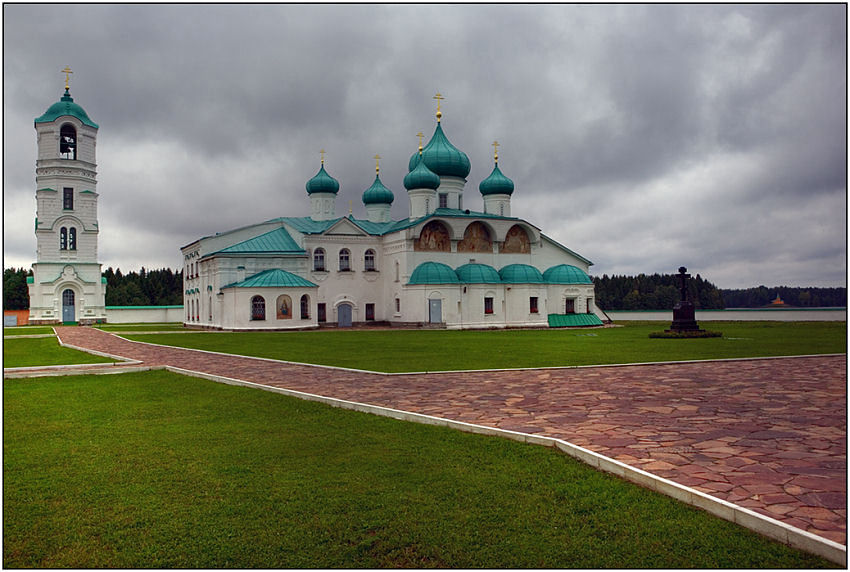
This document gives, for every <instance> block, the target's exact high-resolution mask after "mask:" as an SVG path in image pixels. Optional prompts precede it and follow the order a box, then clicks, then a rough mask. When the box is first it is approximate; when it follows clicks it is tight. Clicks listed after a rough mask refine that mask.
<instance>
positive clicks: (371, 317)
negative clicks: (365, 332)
mask: <svg viewBox="0 0 850 572" xmlns="http://www.w3.org/2000/svg"><path fill="white" fill-rule="evenodd" d="M366 321H367V322H374V321H375V304H373V303H367V304H366Z"/></svg>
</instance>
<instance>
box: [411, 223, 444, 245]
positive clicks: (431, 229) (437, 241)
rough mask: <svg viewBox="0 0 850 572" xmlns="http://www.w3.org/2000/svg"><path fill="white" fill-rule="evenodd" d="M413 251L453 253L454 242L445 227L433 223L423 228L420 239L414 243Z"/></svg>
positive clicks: (441, 224)
mask: <svg viewBox="0 0 850 572" xmlns="http://www.w3.org/2000/svg"><path fill="white" fill-rule="evenodd" d="M413 250H416V251H427V252H451V250H452V241H451V238H450V236H449V231H448V229H447V228H446V227H445V225H444V224H443V223H441V222H438V221H435V220H434V221H431V222H429V223H428V224H426V225H425V226H424V227H423V228H422V232H420V233H419V238H418V239H416V240H415V241H414V242H413Z"/></svg>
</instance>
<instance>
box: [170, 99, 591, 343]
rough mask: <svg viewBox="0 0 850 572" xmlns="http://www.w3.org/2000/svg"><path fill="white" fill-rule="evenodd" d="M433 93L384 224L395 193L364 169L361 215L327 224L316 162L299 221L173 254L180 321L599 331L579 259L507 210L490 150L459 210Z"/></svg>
mask: <svg viewBox="0 0 850 572" xmlns="http://www.w3.org/2000/svg"><path fill="white" fill-rule="evenodd" d="M440 98H441V96H440V95H439V94H437V97H436V98H435V99H437V114H436V116H437V125H436V129H435V130H434V135H433V136H432V137H431V140H430V141H429V142H428V144H427V145H425V146H424V147H423V146H422V144H421V139H420V144H419V149H418V151H416V152H414V153H413V155H412V156H411V157H410V161H409V165H408V171H409V172H408V174H407V175H406V176H405V177H404V187H405V189H406V190H407V197H408V201H409V216H408V217H407V218H405V219H402V220H391V218H390V207H391V205H392V203H393V201H394V200H395V195H394V193H393V192H392V191H391V190H390V189H388V188H387V187H386V186H385V185H384V184H383V182H382V181H381V178H380V170H379V165H378V164H377V161H376V167H375V170H376V175H375V181H374V183H373V184H372V186H370V187H369V188H368V189H366V190H365V191H364V192H363V195H362V200H363V205H364V207H365V210H366V218H365V219H358V218H355V217H353V216H351V215H348V216H344V217H339V216H337V215H336V210H335V201H336V196H337V193H338V191H339V182H338V181H337V180H336V179H334V178H333V177H332V176H331V175H330V174H329V173H328V172H327V170H326V169H325V165H324V157H322V160H321V166H320V167H319V171H318V173H317V174H316V175H315V176H314V177H313V178H312V179H310V180H309V181H307V184H306V190H307V195H308V197H309V200H310V216H282V217H279V218H274V219H271V220H267V221H264V222H260V223H257V224H253V225H250V226H245V227H242V228H237V229H234V230H229V231H226V232H219V233H216V234H214V235H210V236H205V237H203V238H199V239H198V240H195V241H193V242H191V243H190V244H187V245H186V246H183V247H182V248H181V249H180V250H181V253H182V255H183V277H184V285H185V292H184V319H185V323H186V324H187V325H191V326H198V327H205V328H214V329H227V330H263V329H268V330H276V329H298V328H315V327H318V326H320V325H325V324H328V325H336V326H339V327H349V326H352V325H354V324H360V323H370V322H383V323H389V324H390V325H399V326H402V325H423V324H433V325H435V326H437V327H446V328H449V329H465V328H513V327H546V326H552V327H563V326H594V325H601V324H602V320H601V318H602V317H604V314H602V312H601V311H600V310H599V309H598V308H597V307H596V304H595V298H594V290H593V282H592V281H591V280H590V278H589V277H588V275H587V272H588V269H589V267H590V265H591V264H592V263H591V262H590V261H589V260H587V259H586V258H584V257H583V256H581V255H579V254H577V253H575V252H573V251H572V250H570V249H569V248H567V247H565V246H563V245H561V244H559V243H558V242H556V241H555V240H553V239H551V238H549V237H548V236H546V235H545V234H543V233H542V232H541V231H540V229H539V228H538V227H536V226H534V225H533V224H532V223H530V222H528V221H526V220H524V219H521V218H517V217H514V216H512V215H511V195H512V194H513V192H514V183H513V181H511V180H510V179H509V178H508V177H506V176H505V175H504V174H503V173H502V172H501V170H500V169H499V164H498V152H496V153H495V155H494V167H493V171H492V173H491V174H490V175H489V176H488V177H487V178H485V179H484V180H483V181H481V182H480V184H479V185H478V189H479V191H480V193H481V195H482V197H483V202H484V207H483V211H480V212H479V211H471V210H469V209H464V206H463V203H464V197H463V195H464V192H465V190H466V184H467V180H466V177H467V176H468V175H469V172H470V163H469V158H468V157H467V155H466V154H465V153H464V152H463V151H461V150H459V149H457V148H456V147H455V146H454V145H452V144H451V142H449V140H448V138H447V137H446V135H445V133H444V131H443V128H442V124H441V118H442V112H441V110H440ZM420 137H421V134H420ZM496 149H498V147H496ZM376 159H377V157H376Z"/></svg>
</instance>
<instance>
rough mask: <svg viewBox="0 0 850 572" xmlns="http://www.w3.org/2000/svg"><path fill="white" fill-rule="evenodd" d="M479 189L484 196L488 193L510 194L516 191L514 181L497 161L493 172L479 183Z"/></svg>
mask: <svg viewBox="0 0 850 572" xmlns="http://www.w3.org/2000/svg"><path fill="white" fill-rule="evenodd" d="M478 190H479V191H481V194H482V195H484V196H487V195H510V194H512V193H513V192H514V182H513V181H511V180H510V179H509V178H507V177H506V176H504V175H503V174H502V171H500V170H499V164H498V163H497V164H496V166H495V167H493V172H492V173H490V176H489V177H487V178H486V179H484V180H483V181H481V184H479V185H478Z"/></svg>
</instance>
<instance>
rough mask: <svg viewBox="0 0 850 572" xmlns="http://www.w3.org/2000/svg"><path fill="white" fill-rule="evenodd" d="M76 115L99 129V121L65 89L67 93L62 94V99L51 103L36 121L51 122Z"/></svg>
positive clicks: (90, 125)
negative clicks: (94, 119) (90, 116)
mask: <svg viewBox="0 0 850 572" xmlns="http://www.w3.org/2000/svg"><path fill="white" fill-rule="evenodd" d="M65 116H70V117H76V118H77V119H79V120H80V121H82V122H83V125H88V126H89V127H94V128H95V129H97V128H98V127H97V123H95V122H94V121H92V120H91V119H89V116H88V113H86V111H85V110H84V109H83V108H82V107H80V106H79V105H77V104H76V103H74V98H73V97H71V93H70V92H69V91H68V90H67V89H65V95H63V96H62V99H60V100H59V101H57V102H56V103H54V104H53V105H51V106H50V107H48V108H47V111H45V112H44V114H43V115H42V116H41V117H36V118H35V122H36V123H50V122H52V121H56V120H57V119H59V118H60V117H65Z"/></svg>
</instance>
